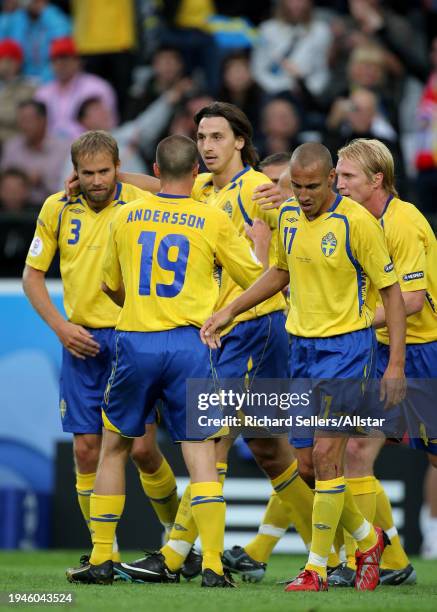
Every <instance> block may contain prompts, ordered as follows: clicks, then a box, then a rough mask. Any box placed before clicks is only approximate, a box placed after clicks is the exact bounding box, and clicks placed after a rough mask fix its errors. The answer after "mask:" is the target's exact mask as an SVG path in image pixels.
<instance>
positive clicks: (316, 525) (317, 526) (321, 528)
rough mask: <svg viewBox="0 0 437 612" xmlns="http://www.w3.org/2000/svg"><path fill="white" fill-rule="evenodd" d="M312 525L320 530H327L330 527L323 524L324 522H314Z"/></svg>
mask: <svg viewBox="0 0 437 612" xmlns="http://www.w3.org/2000/svg"><path fill="white" fill-rule="evenodd" d="M314 527H315V528H316V529H320V531H329V529H331V527H330V526H329V525H325V524H324V523H314Z"/></svg>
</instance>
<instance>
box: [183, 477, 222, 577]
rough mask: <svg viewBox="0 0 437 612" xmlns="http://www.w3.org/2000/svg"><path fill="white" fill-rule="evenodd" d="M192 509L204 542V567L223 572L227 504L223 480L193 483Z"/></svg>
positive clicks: (218, 572) (217, 572)
mask: <svg viewBox="0 0 437 612" xmlns="http://www.w3.org/2000/svg"><path fill="white" fill-rule="evenodd" d="M191 511H192V513H193V518H194V520H195V522H196V525H197V529H198V531H199V536H200V542H201V544H202V554H203V561H202V569H207V568H208V569H211V570H213V571H214V572H215V573H216V574H223V566H222V561H221V556H222V553H223V548H224V537H225V514H226V504H225V500H224V499H223V485H222V484H221V482H195V483H192V484H191Z"/></svg>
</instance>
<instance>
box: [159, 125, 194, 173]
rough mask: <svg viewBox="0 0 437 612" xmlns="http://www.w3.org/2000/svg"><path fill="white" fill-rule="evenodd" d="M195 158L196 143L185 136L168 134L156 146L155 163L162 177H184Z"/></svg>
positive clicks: (191, 168)
mask: <svg viewBox="0 0 437 612" xmlns="http://www.w3.org/2000/svg"><path fill="white" fill-rule="evenodd" d="M197 160H198V153H197V146H196V143H195V142H194V141H193V140H191V138H188V137H187V136H181V135H179V134H175V135H173V136H168V137H167V138H164V140H161V142H160V143H159V144H158V146H157V148H156V163H157V165H158V167H159V170H160V173H161V177H162V178H163V179H180V178H183V177H185V176H186V175H187V174H190V173H191V172H192V170H193V167H194V166H195V165H196V164H197Z"/></svg>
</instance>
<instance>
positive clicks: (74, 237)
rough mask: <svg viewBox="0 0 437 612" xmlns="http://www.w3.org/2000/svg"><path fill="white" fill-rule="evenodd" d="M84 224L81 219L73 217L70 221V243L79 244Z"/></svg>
mask: <svg viewBox="0 0 437 612" xmlns="http://www.w3.org/2000/svg"><path fill="white" fill-rule="evenodd" d="M81 225H82V223H81V221H79V219H72V220H71V223H70V232H71V238H70V239H69V240H68V244H77V243H78V242H79V232H80V226H81Z"/></svg>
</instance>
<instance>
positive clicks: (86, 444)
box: [74, 435, 101, 474]
mask: <svg viewBox="0 0 437 612" xmlns="http://www.w3.org/2000/svg"><path fill="white" fill-rule="evenodd" d="M100 447H101V438H100V436H93V437H92V438H91V437H87V436H85V435H83V436H76V437H75V440H74V459H75V463H76V468H77V470H78V472H80V473H83V474H89V473H92V472H96V471H97V466H98V463H99V456H100Z"/></svg>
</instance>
